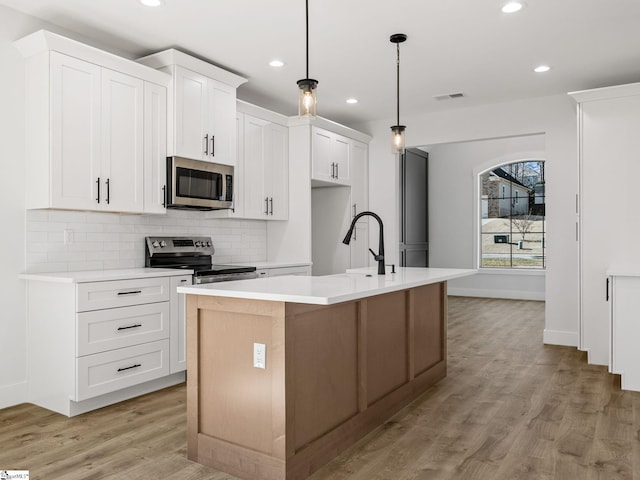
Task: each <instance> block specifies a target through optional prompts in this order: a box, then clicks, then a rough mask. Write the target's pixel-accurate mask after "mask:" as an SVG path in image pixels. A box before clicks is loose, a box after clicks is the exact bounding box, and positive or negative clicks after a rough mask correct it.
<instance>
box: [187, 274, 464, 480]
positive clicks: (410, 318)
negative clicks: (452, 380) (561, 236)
mask: <svg viewBox="0 0 640 480" xmlns="http://www.w3.org/2000/svg"><path fill="white" fill-rule="evenodd" d="M473 273H475V270H462V269H437V268H399V269H398V271H397V272H396V273H387V274H386V275H376V274H375V272H374V270H368V269H361V270H355V271H351V272H350V273H345V274H339V275H328V276H323V277H304V276H302V277H301V276H296V277H294V276H289V277H274V278H263V279H254V280H241V281H236V282H225V283H218V284H209V285H199V286H192V287H180V288H179V289H178V291H179V292H180V293H185V294H187V371H188V375H187V423H188V425H187V456H188V458H189V459H191V460H194V461H196V462H199V463H202V464H205V465H209V466H212V467H214V468H217V469H220V470H223V471H225V472H229V473H231V474H233V475H237V476H239V477H241V478H247V479H274V480H275V479H288V480H290V479H302V478H305V477H307V476H308V475H310V474H311V473H312V472H313V471H315V470H317V469H318V468H320V467H321V466H322V465H323V464H325V463H326V462H328V461H329V460H331V459H332V458H334V457H335V456H336V455H338V454H339V453H340V452H341V451H343V450H344V449H345V448H347V447H349V446H350V445H352V444H353V443H355V442H356V441H357V440H358V439H360V438H362V437H363V436H364V435H366V434H367V433H368V432H370V431H371V430H373V429H374V428H376V427H377V426H379V425H381V424H382V423H383V422H384V421H385V420H387V419H388V418H389V417H390V416H392V415H393V414H394V413H395V412H397V411H398V410H399V409H401V408H402V407H403V406H405V405H406V404H408V403H409V402H411V401H412V400H414V399H415V398H417V397H418V396H419V395H420V394H422V393H423V392H424V391H425V390H426V389H427V388H428V387H430V386H431V385H433V384H434V383H436V382H437V381H439V380H440V379H442V378H444V377H445V376H446V359H447V352H446V325H447V292H446V288H447V287H446V282H447V280H451V279H453V278H459V277H463V276H467V275H471V274H473ZM263 352H264V353H263Z"/></svg>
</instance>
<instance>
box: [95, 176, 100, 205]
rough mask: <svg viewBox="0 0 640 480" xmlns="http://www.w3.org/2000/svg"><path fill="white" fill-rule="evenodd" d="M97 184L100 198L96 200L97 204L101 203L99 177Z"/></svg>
mask: <svg viewBox="0 0 640 480" xmlns="http://www.w3.org/2000/svg"><path fill="white" fill-rule="evenodd" d="M96 183H97V184H98V197H97V198H96V202H98V203H100V177H98V180H96Z"/></svg>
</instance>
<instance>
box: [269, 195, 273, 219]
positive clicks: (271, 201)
mask: <svg viewBox="0 0 640 480" xmlns="http://www.w3.org/2000/svg"><path fill="white" fill-rule="evenodd" d="M269 203H270V204H271V212H270V213H269V215H273V197H270V198H269Z"/></svg>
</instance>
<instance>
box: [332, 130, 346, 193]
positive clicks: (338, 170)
mask: <svg viewBox="0 0 640 480" xmlns="http://www.w3.org/2000/svg"><path fill="white" fill-rule="evenodd" d="M350 144H351V140H349V139H348V138H346V137H343V136H341V135H335V136H334V138H333V142H332V145H331V159H332V162H333V163H334V167H333V169H334V170H333V171H334V178H333V179H334V181H336V182H337V183H340V184H341V185H349V183H350V162H349V157H350V154H351V151H350V148H351V145H350Z"/></svg>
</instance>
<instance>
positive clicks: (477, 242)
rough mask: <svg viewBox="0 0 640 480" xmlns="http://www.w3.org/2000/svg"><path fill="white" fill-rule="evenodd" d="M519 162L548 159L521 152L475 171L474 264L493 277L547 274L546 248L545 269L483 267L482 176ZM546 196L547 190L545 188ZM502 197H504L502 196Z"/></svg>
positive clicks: (537, 152) (495, 160)
mask: <svg viewBox="0 0 640 480" xmlns="http://www.w3.org/2000/svg"><path fill="white" fill-rule="evenodd" d="M519 162H544V163H545V165H546V157H545V154H544V152H540V151H532V152H519V153H514V154H510V155H505V156H502V157H498V158H495V159H492V160H490V161H488V162H485V163H484V164H482V165H481V166H479V167H476V168H475V169H474V170H473V192H474V195H473V202H474V219H473V237H474V238H473V264H474V266H475V268H476V269H478V271H479V272H482V274H485V273H488V274H493V275H504V274H514V275H525V276H526V275H532V276H544V275H545V274H546V269H547V267H548V265H547V255H546V248H545V258H544V261H543V264H544V267H542V268H537V267H536V268H513V267H483V266H482V265H481V264H482V243H481V242H482V222H481V219H482V198H481V196H482V175H483V174H485V173H487V172H488V171H491V170H495V169H496V168H499V167H503V166H506V165H509V164H513V163H519ZM546 182H547V179H546V167H545V185H546ZM545 194H546V188H545ZM500 197H502V195H500ZM546 220H547V215H546V195H545V223H546ZM544 238H545V243H546V238H547V229H546V228H545V229H544Z"/></svg>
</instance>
